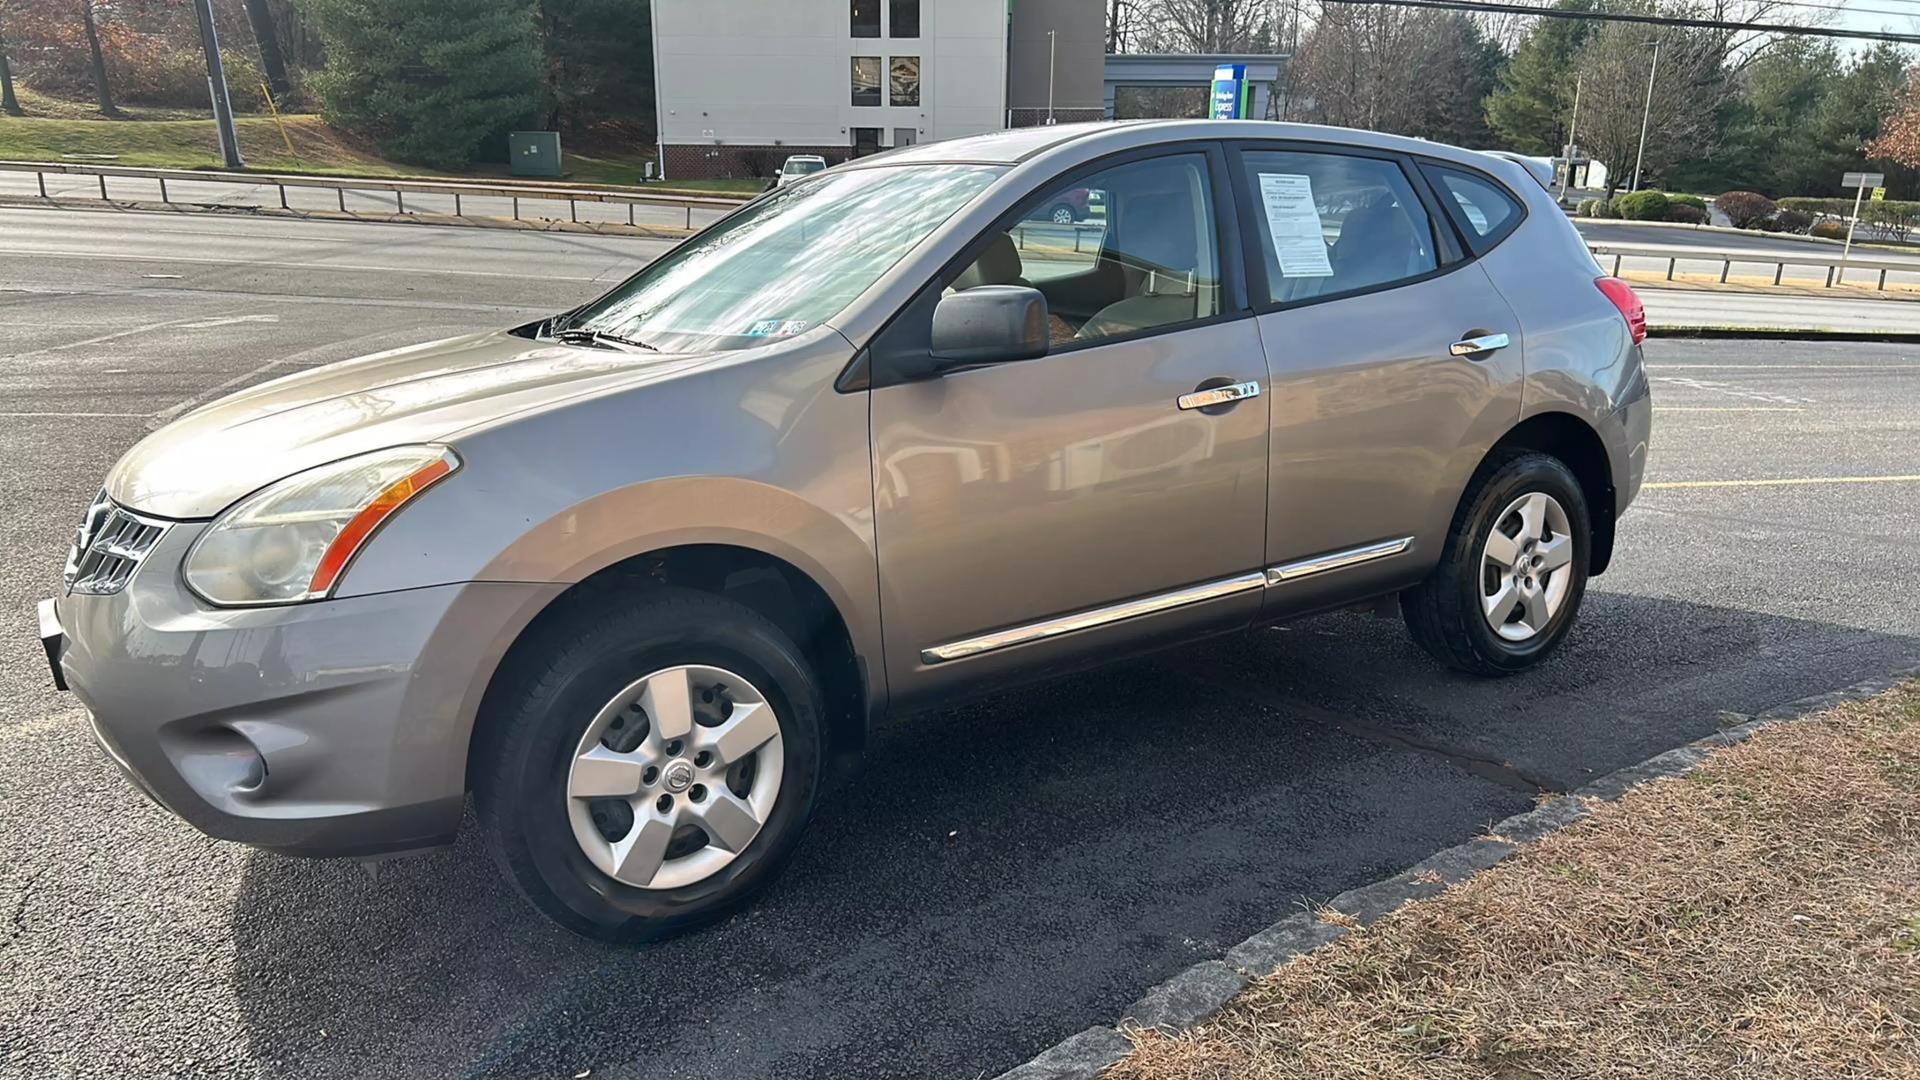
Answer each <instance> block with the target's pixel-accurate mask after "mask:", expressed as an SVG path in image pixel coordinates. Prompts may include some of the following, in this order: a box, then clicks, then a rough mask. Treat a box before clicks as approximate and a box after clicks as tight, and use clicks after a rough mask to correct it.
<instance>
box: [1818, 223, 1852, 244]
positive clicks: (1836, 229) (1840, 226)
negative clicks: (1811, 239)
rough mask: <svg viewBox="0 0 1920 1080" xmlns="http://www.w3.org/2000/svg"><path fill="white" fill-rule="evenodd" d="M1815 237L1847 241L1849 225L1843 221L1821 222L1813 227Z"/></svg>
mask: <svg viewBox="0 0 1920 1080" xmlns="http://www.w3.org/2000/svg"><path fill="white" fill-rule="evenodd" d="M1813 235H1815V236H1818V237H1820V238H1821V239H1822V240H1845V239H1846V238H1847V225H1846V222H1843V221H1819V222H1815V223H1814V225H1813Z"/></svg>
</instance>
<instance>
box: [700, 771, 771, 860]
mask: <svg viewBox="0 0 1920 1080" xmlns="http://www.w3.org/2000/svg"><path fill="white" fill-rule="evenodd" d="M693 816H694V820H695V821H696V822H698V823H699V825H700V827H701V828H702V829H704V830H706V833H707V839H708V840H710V841H712V842H713V844H714V846H715V847H718V848H721V849H722V850H725V851H731V852H734V853H736V854H737V853H739V851H740V850H741V849H742V848H745V847H746V846H747V845H748V844H750V843H752V842H753V838H754V836H756V835H757V834H758V833H759V832H760V819H759V818H757V817H755V816H754V815H753V808H752V807H750V806H748V805H747V803H746V800H744V799H742V798H740V797H739V796H738V795H735V794H734V793H733V792H732V791H729V790H728V789H726V788H724V787H722V788H716V789H714V790H712V791H710V792H709V793H708V795H707V801H706V802H704V803H699V804H696V805H695V806H694V809H693Z"/></svg>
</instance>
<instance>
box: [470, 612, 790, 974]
mask: <svg viewBox="0 0 1920 1080" xmlns="http://www.w3.org/2000/svg"><path fill="white" fill-rule="evenodd" d="M535 633H536V635H537V636H536V637H534V638H532V639H530V640H529V641H528V642H526V643H525V645H524V647H522V648H520V649H518V650H517V651H516V656H515V667H514V669H513V670H512V671H510V672H509V674H508V677H509V678H510V679H511V680H512V681H511V682H510V683H509V684H508V689H507V690H506V691H505V692H504V693H503V694H502V695H501V696H500V699H499V700H498V701H495V702H490V715H489V716H488V722H489V727H488V729H487V733H486V738H485V740H484V743H483V745H482V746H481V747H480V748H479V751H480V752H481V753H483V754H484V755H486V756H485V758H484V760H483V764H484V766H485V767H486V771H485V772H484V773H483V774H482V775H481V776H480V777H479V778H478V782H477V784H476V792H475V795H476V800H475V801H476V805H477V807H478V811H479V816H480V821H481V824H482V826H483V827H484V828H485V830H486V832H487V835H488V839H489V843H490V846H491V847H492V849H493V853H494V855H495V857H496V859H497V860H498V861H499V863H500V864H501V866H502V867H503V868H504V869H505V870H506V871H507V874H508V875H509V876H510V877H511V878H512V879H513V882H514V884H515V885H516V886H518V887H519V889H520V891H521V893H522V894H524V895H525V896H526V897H527V899H528V900H530V901H531V902H532V903H533V904H534V906H535V907H537V908H539V909H540V910H541V911H542V912H544V913H545V914H546V915H548V916H549V917H550V918H552V919H554V920H555V921H556V922H559V923H560V924H562V925H563V926H566V927H567V928H569V929H571V930H574V931H576V932H578V933H581V934H585V935H587V936H590V937H597V938H602V939H605V940H610V941H644V940H649V939H654V938H659V937H664V936H667V935H669V934H673V933H677V932H680V931H683V930H687V929H690V928H693V927H695V926H699V925H702V924H704V923H707V922H710V921H712V920H714V919H717V918H719V917H721V916H723V915H725V914H726V913H728V912H729V911H732V910H734V909H735V908H737V907H739V906H741V905H742V904H744V903H745V902H746V901H747V900H749V899H750V898H751V897H752V896H753V895H754V894H755V893H757V892H758V891H759V890H760V889H762V888H764V887H765V886H766V885H767V884H768V883H769V882H771V881H772V879H773V878H774V876H775V875H776V874H777V873H778V872H779V869H780V866H781V864H782V863H783V862H784V861H785V859H786V857H787V856H788V855H789V854H790V853H791V852H792V850H793V847H794V844H795V843H796V842H797V841H798V839H799V836H800V833H801V831H802V830H803V829H804V828H805V826H806V823H807V820H808V818H809V817H810V816H811V814H812V811H813V805H814V801H815V797H816V795H817V792H818V789H819V781H820V772H821V745H820V744H821V739H820V731H821V723H820V717H821V716H822V712H821V708H822V706H821V696H820V692H819V688H818V685H817V683H816V681H815V679H814V676H813V673H812V672H811V671H810V670H809V668H808V666H807V663H806V660H805V658H804V656H803V655H802V654H801V652H800V650H799V649H798V648H797V647H795V646H794V644H793V642H792V641H791V640H789V639H788V638H787V636H786V635H785V634H783V633H782V632H781V631H780V630H779V629H778V628H777V627H775V626H774V625H773V624H772V623H770V622H768V621H767V620H766V619H764V618H762V617H761V616H760V615H758V614H757V613H755V612H754V611H752V610H751V609H749V608H747V607H744V606H743V605H740V604H737V603H734V602H733V601H730V600H727V599H724V598H721V597H717V596H712V595H708V594H705V593H699V592H693V591H690V590H682V589H654V590H648V591H645V592H639V593H622V594H617V595H611V596H608V597H603V598H600V599H598V600H594V601H589V602H584V603H582V604H581V605H580V606H579V607H577V608H575V609H573V610H571V611H569V612H567V613H565V614H563V615H560V616H558V617H556V619H555V620H554V621H552V622H550V623H548V624H546V625H544V626H542V627H540V628H539V629H538V630H536V631H535Z"/></svg>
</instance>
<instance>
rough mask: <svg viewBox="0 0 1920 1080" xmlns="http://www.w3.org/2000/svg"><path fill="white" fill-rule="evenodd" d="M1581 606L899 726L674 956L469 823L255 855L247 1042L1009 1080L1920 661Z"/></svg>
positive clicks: (728, 1071) (1292, 636)
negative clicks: (1042, 1052) (619, 937)
mask: <svg viewBox="0 0 1920 1080" xmlns="http://www.w3.org/2000/svg"><path fill="white" fill-rule="evenodd" d="M1587 604H1588V605H1589V609H1588V611H1587V612H1586V614H1585V616H1584V617H1583V619H1582V623H1581V625H1580V626H1579V627H1578V628H1577V629H1576V631H1575V633H1574V635H1573V637H1572V638H1570V639H1569V641H1568V642H1567V645H1566V647H1565V649H1564V650H1563V652H1562V654H1561V655H1560V656H1558V657H1557V658H1556V659H1555V660H1554V661H1553V662H1552V663H1550V664H1549V665H1548V666H1546V667H1545V668H1544V669H1542V670H1540V671H1538V672H1535V673H1533V674H1529V675H1525V676H1520V677H1516V678H1511V679H1506V680H1499V681H1480V680H1475V679H1470V678H1466V677H1462V676H1457V675H1454V674H1452V673H1449V672H1446V671H1443V670H1442V669H1440V668H1439V667H1438V666H1437V665H1435V664H1434V663H1433V662H1432V661H1430V660H1428V659H1426V657H1425V656H1424V655H1423V654H1420V653H1419V652H1417V650H1415V649H1414V647H1413V646H1412V645H1411V644H1409V643H1408V642H1407V640H1406V638H1405V636H1404V634H1403V633H1402V632H1401V629H1400V626H1399V624H1398V622H1397V621H1389V620H1380V619H1372V618H1369V617H1364V616H1348V615H1342V616H1334V617H1326V618H1321V619H1315V620H1309V621H1306V622H1302V623H1298V624H1294V625H1293V626H1291V627H1288V628H1285V629H1279V630H1257V631H1253V632H1250V633H1248V634H1244V635H1237V636H1233V637H1227V638H1221V639H1217V640H1214V641H1210V642H1203V643H1199V644H1196V645H1191V646H1186V647H1183V648H1181V649H1178V650H1175V651H1172V652H1169V653H1165V654H1162V655H1160V656H1157V657H1154V658H1152V659H1150V660H1146V661H1141V662H1138V663H1135V664H1131V665H1127V666H1123V667H1119V668H1114V669H1108V670H1104V671H1098V672H1093V673H1088V674H1081V675H1074V676H1070V677H1066V678H1062V679H1058V680H1055V681H1052V682H1048V683H1043V684H1039V685H1035V686H1030V687H1026V688H1021V689H1015V690H1010V691H1008V692H1005V693H1003V694H1001V695H1000V696H997V697H995V698H992V699H988V700H985V701H981V702H978V703H975V704H971V705H967V706H963V707H959V708H953V709H947V710H943V711H940V712H936V713H929V714H923V715H920V716H916V717H909V718H906V719H903V720H900V721H897V722H894V723H891V724H889V725H888V726H887V727H886V728H885V729H884V730H881V731H879V732H876V733H875V735H874V737H873V739H872V745H871V748H870V754H869V761H868V766H867V770H866V772H865V773H864V774H863V776H862V777H861V779H860V780H859V782H857V783H856V785H855V786H853V787H852V788H851V789H850V790H848V791H846V792H844V793H843V794H842V795H841V796H840V797H839V798H838V799H837V800H836V801H834V802H833V803H832V804H830V805H828V806H827V807H825V808H823V810H822V812H821V814H820V816H819V818H818V819H817V820H816V823H815V827H814V829H813V831H812V833H811V834H810V835H809V836H808V838H807V839H806V840H805V841H803V843H802V844H801V846H800V849H799V851H798V853H797V855H796V857H795V859H794V862H793V864H792V865H791V866H790V868H789V870H788V872H787V874H786V876H785V877H784V878H783V879H782V880H781V881H780V882H779V883H778V884H776V885H775V887H774V888H773V889H772V890H771V891H770V892H769V893H768V894H767V895H766V896H765V897H764V898H763V899H762V901H761V902H760V903H759V904H758V905H757V906H755V907H754V908H752V909H751V910H749V911H747V912H744V913H742V914H740V915H737V916H735V917H734V918H732V919H730V920H729V921H727V922H725V923H723V924H721V925H719V926H716V927H714V928H711V929H709V930H706V931H703V932H700V933H696V934H693V935H690V936H687V937H683V938H680V939H677V940H674V941H669V942H665V943H662V944H659V945H654V946H648V947H642V948H638V949H623V948H615V947H611V946H604V945H600V944H596V943H593V942H588V941H584V940H581V939H579V938H576V937H573V936H572V935H570V934H568V933H566V932H565V931H562V930H559V929H557V928H554V927H552V926H550V925H549V924H547V923H546V922H544V921H543V920H542V919H540V918H539V917H538V916H537V915H535V914H534V913H533V911H532V909H531V908H529V907H528V906H526V905H525V904H524V903H523V902H522V901H521V900H520V898H519V897H517V896H515V895H514V894H513V893H512V890H511V888H510V887H509V886H507V885H506V884H504V883H503V882H502V880H501V879H500V878H499V877H498V875H497V874H496V872H495V870H494V867H493V864H492V862H491V861H490V860H489V859H488V858H487V857H486V855H485V852H484V851H483V850H482V847H481V845H480V843H479V838H478V837H477V836H476V835H475V834H474V833H473V831H472V830H471V829H469V830H467V831H466V832H464V833H463V838H462V840H461V842H460V843H459V844H458V845H457V846H456V847H454V848H453V849H451V850H448V851H443V852H438V853H435V854H432V855H428V856H424V857H420V858H410V859H400V860H393V861H391V862H389V863H386V864H384V865H383V866H382V868H381V870H380V873H379V876H378V877H371V876H369V875H368V874H367V873H366V872H365V871H363V870H362V869H361V868H359V867H357V866H355V865H352V864H343V863H337V862H314V861H303V860H294V859H286V858H281V857H277V856H271V855H255V856H253V857H252V858H251V859H250V860H249V863H248V866H247V869H246V873H245V878H244V880H243V882H242V885H241V888H240V891H239V894H238V896H237V899H236V902H235V907H234V911H233V935H234V940H235V944H236V947H237V961H236V973H235V979H236V981H237V987H236V989H237V996H238V999H239V1002H240V1006H241V1008H242V1010H243V1013H244V1019H245V1024H246V1028H247V1032H248V1039H249V1042H250V1046H249V1051H250V1056H251V1057H252V1058H253V1060H255V1061H257V1062H259V1063H260V1064H261V1065H262V1067H263V1068H264V1070H265V1071H267V1072H269V1073H289V1074H299V1075H303V1076H355V1077H358V1076H383V1075H393V1076H413V1075H436V1076H444V1075H448V1074H453V1073H462V1074H468V1075H476V1074H477V1075H511V1076H530V1075H562V1074H564V1075H567V1076H572V1075H576V1074H578V1073H580V1072H582V1071H583V1070H587V1069H591V1070H592V1075H593V1076H594V1077H595V1078H596V1080H598V1078H601V1077H605V1076H608V1075H634V1076H690V1077H704V1076H721V1075H725V1076H732V1077H739V1076H761V1075H778V1076H818V1077H859V1076H891V1075H916V1076H919V1075H967V1076H973V1075H976V1074H980V1073H984V1074H987V1075H992V1074H994V1073H997V1072H999V1071H1000V1070H1002V1069H1005V1068H1008V1067H1010V1066H1012V1065H1014V1064H1017V1063H1018V1062H1019V1061H1021V1060H1024V1059H1025V1058H1026V1057H1028V1056H1030V1055H1031V1054H1032V1053H1034V1052H1036V1051H1037V1050H1039V1049H1040V1048H1042V1047H1044V1046H1046V1045H1049V1044H1051V1043H1052V1042H1053V1041H1055V1040H1057V1039H1059V1038H1062V1037H1064V1036H1066V1035H1069V1034H1072V1033H1074V1032H1076V1031H1079V1030H1081V1029H1082V1028H1085V1027H1086V1026H1088V1025H1090V1024H1094V1023H1103V1022H1111V1021H1112V1020H1113V1019H1115V1018H1116V1017H1117V1016H1118V1015H1119V1014H1120V1013H1121V1011H1123V1010H1124V1009H1125V1008H1126V1007H1127V1005H1128V1004H1129V1003H1131V1002H1132V1001H1133V1000H1134V999H1135V998H1137V997H1138V996H1139V995H1140V993H1141V992H1143V991H1144V990H1145V989H1146V988H1147V987H1149V986H1151V985H1152V984H1153V983H1155V982H1157V981H1159V980H1160V979H1162V978H1165V977H1166V976H1168V975H1170V974H1172V973H1173V972H1175V971H1178V970H1179V969H1181V968H1182V967H1184V966H1186V965H1188V964H1190V963H1193V962H1195V961H1196V960H1200V959H1208V958H1213V957H1217V956H1219V955H1220V954H1221V953H1222V952H1223V951H1224V950H1225V949H1226V948H1229V947H1231V946H1232V945H1233V944H1235V943H1237V942H1238V941H1239V940H1240V939H1241V938H1243V937H1245V936H1247V935H1249V934H1251V933H1253V932H1255V931H1257V930H1258V929H1260V928H1262V927H1264V926H1265V925H1267V924H1268V923H1270V922H1272V921H1273V920H1275V919H1277V918H1279V917H1281V916H1283V915H1285V914H1287V913H1289V912H1290V911H1291V910H1295V909H1296V908H1297V906H1298V905H1300V904H1302V903H1307V902H1311V901H1315V900H1324V899H1326V898H1328V897H1330V896H1332V895H1333V894H1335V893H1337V892H1340V891H1342V890H1344V889H1347V888H1350V887H1352V886H1355V885H1358V884H1362V883H1364V882H1366V881H1370V880H1373V879H1376V878H1378V877H1382V876H1385V875H1387V874H1391V873H1394V872H1396V871H1398V870H1399V869H1401V868H1403V867H1405V866H1407V865H1409V864H1411V863H1413V862H1416V861H1418V860H1419V859H1421V858H1423V857H1425V856H1426V855H1428V854H1430V853H1431V852H1432V851H1434V850H1436V849H1438V848H1441V847H1445V846H1448V845H1450V844H1454V843H1458V842H1460V841H1462V840H1465V839H1467V838H1468V837H1470V836H1472V835H1474V834H1475V833H1476V832H1477V831H1479V830H1480V829H1482V828H1484V827H1485V826H1486V825H1488V824H1490V823H1491V822H1493V821H1496V820H1498V819H1499V818H1502V817H1504V816H1506V815H1508V814H1511V813H1515V812H1518V811H1520V810H1523V809H1526V808H1527V807H1528V806H1529V805H1530V804H1531V802H1532V799H1533V796H1534V794H1535V791H1534V788H1535V787H1536V786H1537V787H1542V788H1547V789H1552V790H1561V789H1565V788H1569V787H1573V786H1577V785H1578V784H1580V783H1583V782H1585V781H1586V780H1588V779H1591V778H1593V777H1595V776H1597V775H1600V774H1603V773H1605V772H1608V771H1611V770H1613V769H1616V768H1619V767H1622V766H1625V765H1628V764H1631V763H1633V762H1636V761H1639V760H1642V759H1644V758H1646V757H1649V756H1651V755H1653V754H1655V753H1658V752H1660V751H1662V750H1665V749H1668V748H1670V747H1672V746H1675V745H1677V744H1680V743H1683V742H1686V741H1689V740H1691V739H1695V738H1698V737H1700V736H1702V735H1704V734H1708V733H1710V732H1711V731H1713V730H1714V729H1715V726H1716V724H1718V723H1721V722H1723V721H1724V720H1725V719H1726V718H1725V717H1723V716H1722V715H1721V714H1722V712H1723V711H1731V712H1736V713H1748V712H1755V711H1760V710H1763V709H1765V708H1767V707H1770V706H1772V705H1775V704H1779V703H1782V702H1785V701H1788V700H1792V699H1794V698H1798V697H1803V696H1807V695H1810V694H1814V693H1819V692H1824V691H1828V690H1832V689H1835V688H1837V687H1840V686H1844V685H1847V684H1849V683H1851V682H1855V681H1858V680H1860V679H1864V678H1869V677H1873V676H1878V675H1883V674H1886V673H1887V672H1889V671H1892V670H1895V669H1898V668H1900V667H1903V666H1906V665H1909V664H1912V663H1913V662H1915V660H1916V659H1920V642H1917V641H1916V640H1915V639H1913V638H1908V637H1900V636H1893V635H1886V634H1878V633H1873V632H1871V631H1865V630H1858V629H1851V628H1845V627H1838V626H1832V625H1826V624H1821V623H1814V622H1807V621H1800V620H1793V619H1784V618H1779V617H1774V616H1768V615H1760V614H1754V613H1751V612H1744V611H1734V610H1729V609H1723V608H1716V607H1709V606H1704V605H1697V604H1691V603H1685V602H1679V601H1673V600H1664V599H1654V598H1647V597H1637V596H1627V595H1619V594H1610V593H1604V592H1595V593H1591V594H1589V596H1588V598H1587ZM1476 762H1477V763H1480V764H1481V765H1483V766H1484V765H1486V764H1487V763H1492V764H1493V765H1496V766H1499V768H1498V769H1492V770H1489V769H1487V768H1484V767H1475V765H1474V763H1476ZM1501 770H1505V771H1501Z"/></svg>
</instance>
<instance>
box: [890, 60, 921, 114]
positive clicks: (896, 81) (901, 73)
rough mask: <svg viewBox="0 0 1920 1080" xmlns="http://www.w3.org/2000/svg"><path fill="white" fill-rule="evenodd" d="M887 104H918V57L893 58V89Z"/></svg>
mask: <svg viewBox="0 0 1920 1080" xmlns="http://www.w3.org/2000/svg"><path fill="white" fill-rule="evenodd" d="M887 103H888V104H890V105H918V104H920V58H919V57H917V56H896V57H894V58H893V87H892V94H891V96H890V97H888V99H887Z"/></svg>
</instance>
